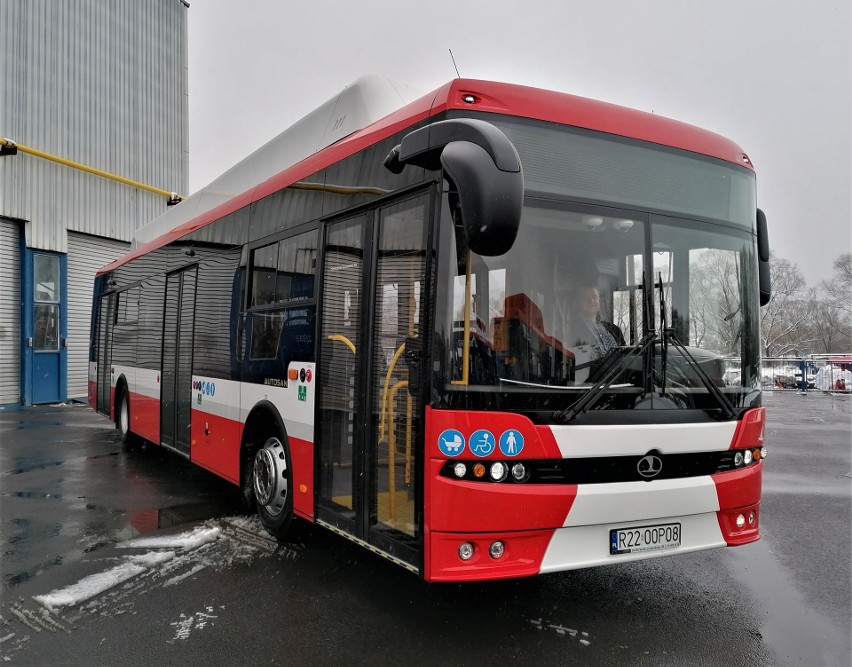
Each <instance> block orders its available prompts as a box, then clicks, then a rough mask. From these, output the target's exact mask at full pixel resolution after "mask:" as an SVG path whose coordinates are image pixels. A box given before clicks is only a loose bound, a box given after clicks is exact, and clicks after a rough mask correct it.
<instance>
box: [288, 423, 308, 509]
mask: <svg viewBox="0 0 852 667" xmlns="http://www.w3.org/2000/svg"><path fill="white" fill-rule="evenodd" d="M290 460H291V461H292V465H293V491H292V493H293V511H294V512H295V513H296V514H298V515H299V516H301V517H302V518H304V519H310V520H313V518H314V443H312V442H308V441H307V440H300V439H299V438H290Z"/></svg>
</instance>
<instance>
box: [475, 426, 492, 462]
mask: <svg viewBox="0 0 852 667" xmlns="http://www.w3.org/2000/svg"><path fill="white" fill-rule="evenodd" d="M496 445H497V443H496V442H495V441H494V434H493V433H492V432H491V431H486V430H485V429H484V428H483V429H480V430H478V431H474V432H473V435H472V436H470V451H471V452H473V453H474V454H476V455H477V456H488V455H489V454H491V452H493V451H494V447H495V446H496Z"/></svg>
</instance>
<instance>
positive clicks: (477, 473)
mask: <svg viewBox="0 0 852 667" xmlns="http://www.w3.org/2000/svg"><path fill="white" fill-rule="evenodd" d="M473 476H474V477H477V478H480V479H481V478H483V477H485V466H484V465H482V464H481V463H477V464H476V465H475V466H473Z"/></svg>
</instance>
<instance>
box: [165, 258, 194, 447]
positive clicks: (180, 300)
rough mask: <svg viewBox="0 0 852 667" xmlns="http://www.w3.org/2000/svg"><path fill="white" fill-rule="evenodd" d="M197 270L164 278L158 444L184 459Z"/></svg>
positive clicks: (188, 439) (178, 272)
mask: <svg viewBox="0 0 852 667" xmlns="http://www.w3.org/2000/svg"><path fill="white" fill-rule="evenodd" d="M197 274H198V266H197V265H192V266H190V267H187V268H184V269H181V270H179V271H175V272H173V273H170V274H168V275H167V276H166V296H165V305H164V312H163V362H162V370H161V373H160V374H161V376H162V380H161V382H160V391H161V406H162V407H161V410H160V440H161V442H162V444H163V445H165V446H166V447H170V448H172V449H175V450H176V451H178V452H179V453H181V454H184V455H185V456H189V451H190V424H191V417H192V346H193V335H194V330H195V291H196V281H197Z"/></svg>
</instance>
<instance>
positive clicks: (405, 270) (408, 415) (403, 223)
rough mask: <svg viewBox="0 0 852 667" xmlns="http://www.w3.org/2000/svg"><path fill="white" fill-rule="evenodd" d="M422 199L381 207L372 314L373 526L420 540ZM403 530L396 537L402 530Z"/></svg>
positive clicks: (371, 514)
mask: <svg viewBox="0 0 852 667" xmlns="http://www.w3.org/2000/svg"><path fill="white" fill-rule="evenodd" d="M425 215H426V198H425V197H420V198H418V199H416V200H412V201H408V202H403V203H400V204H395V205H393V206H390V207H387V208H385V209H382V210H381V211H380V215H379V244H378V255H377V258H376V291H375V294H376V297H375V300H376V309H375V313H374V315H373V320H372V321H373V323H374V330H373V331H374V333H373V360H372V362H373V363H372V370H371V373H372V401H371V411H372V420H373V426H374V430H373V431H372V432H373V433H374V434H375V440H374V442H375V448H374V449H373V451H371V452H370V457H369V459H368V460H369V461H370V462H371V466H372V468H373V470H372V474H371V494H370V497H371V507H370V524H371V525H372V526H373V527H374V528H375V529H377V530H379V531H390V532H392V533H394V534H395V537H397V538H402V539H404V537H403V536H407V537H411V538H414V537H417V534H418V529H417V525H416V522H415V503H414V498H415V479H416V478H417V475H416V472H417V471H416V470H415V461H417V460H418V457H417V456H416V452H417V451H419V450H420V447H421V445H420V439H419V438H418V436H417V434H418V433H419V430H420V427H421V423H420V421H421V419H420V415H421V407H422V406H421V401H420V400H419V396H420V392H419V391H417V390H414V389H413V388H412V384H416V383H417V382H418V381H419V373H420V370H419V368H420V366H419V358H418V355H419V353H420V352H421V350H422V344H421V336H422V317H423V315H422V313H423V305H422V303H421V299H422V298H423V295H424V289H423V287H424V278H425V266H426V250H425V248H426V245H425ZM400 533H401V534H402V535H399V534H400Z"/></svg>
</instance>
